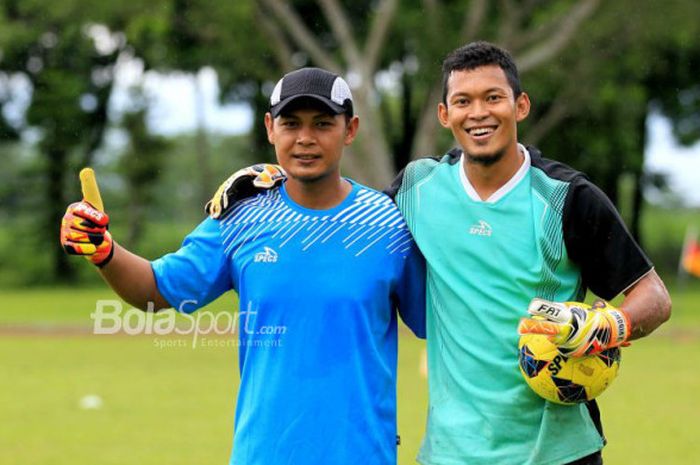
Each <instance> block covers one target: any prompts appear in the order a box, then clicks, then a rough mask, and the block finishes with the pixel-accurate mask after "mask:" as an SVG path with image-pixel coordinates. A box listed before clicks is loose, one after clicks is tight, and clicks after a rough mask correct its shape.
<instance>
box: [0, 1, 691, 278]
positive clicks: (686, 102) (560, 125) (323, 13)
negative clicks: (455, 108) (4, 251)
mask: <svg viewBox="0 0 700 465" xmlns="http://www.w3.org/2000/svg"><path fill="white" fill-rule="evenodd" d="M695 16H696V6H695V4H694V2H693V1H692V0H670V1H664V2H660V1H647V2H635V1H632V0H619V1H616V2H603V1H600V0H578V1H576V0H554V1H547V2H543V1H539V0H499V1H486V0H471V1H464V0H461V1H459V0H354V1H340V0H294V1H291V0H240V1H236V2H220V1H214V0H149V1H147V2H146V1H143V0H134V1H132V2H128V3H123V2H103V1H98V0H55V1H53V2H50V3H49V2H46V1H42V0H2V2H0V106H1V107H2V112H1V113H0V114H1V116H0V158H6V159H9V157H10V154H11V153H13V150H15V151H16V150H18V147H20V146H21V147H26V146H30V147H31V150H32V153H34V154H35V155H36V156H35V158H34V159H33V161H32V163H30V164H29V168H27V170H26V172H24V174H23V176H22V177H21V183H18V179H15V178H14V175H13V179H4V178H3V175H2V174H0V181H7V182H3V184H5V187H4V188H3V187H0V219H2V222H3V223H4V224H9V221H12V220H13V219H16V218H17V216H18V215H20V213H19V212H21V211H23V210H26V209H28V208H30V209H31V210H32V211H33V212H34V215H33V216H32V218H30V219H27V220H26V221H27V225H26V227H27V228H28V229H32V230H36V231H38V232H39V233H38V234H37V235H36V237H37V239H38V240H40V241H42V242H45V243H47V244H51V245H53V244H54V243H55V242H56V240H55V235H56V229H57V224H58V222H59V220H60V217H61V216H62V214H63V209H64V208H65V206H66V204H67V203H68V202H69V201H70V200H72V199H75V198H76V197H77V196H78V192H77V189H78V186H77V185H76V183H75V179H74V174H75V172H76V171H77V169H78V168H79V167H80V166H84V165H89V164H92V163H94V162H95V160H96V157H98V156H99V154H100V153H101V152H100V151H101V150H103V149H104V147H105V141H106V139H107V138H108V135H109V133H110V130H113V129H115V128H118V129H119V130H120V131H121V132H122V133H123V134H125V135H126V138H127V139H128V144H127V146H126V149H125V150H124V153H123V154H121V156H120V157H119V162H118V166H117V167H116V171H117V172H118V173H119V176H120V179H119V182H120V183H121V185H123V186H124V187H125V188H126V189H125V191H126V192H127V195H126V197H127V198H126V199H125V203H126V204H127V205H128V209H129V212H130V215H131V222H132V223H133V224H134V225H135V226H134V227H133V229H132V230H131V231H130V232H129V235H130V236H129V237H131V235H133V237H131V239H132V240H135V238H136V237H138V236H139V235H140V234H142V232H141V231H140V230H139V227H140V226H139V225H142V224H143V223H144V222H145V218H146V213H145V212H146V210H147V208H149V205H150V206H152V205H153V204H154V203H155V202H157V201H158V199H157V196H155V195H154V192H153V190H152V188H151V186H153V185H155V184H157V183H159V182H161V181H162V179H161V177H162V173H163V166H165V165H168V164H169V163H172V160H171V157H170V156H169V154H170V153H172V152H173V150H175V148H174V145H173V144H174V142H173V141H171V140H167V139H165V138H163V137H162V136H157V135H155V134H152V133H151V131H149V130H148V126H147V122H146V115H147V114H148V109H149V105H150V104H151V102H149V100H148V98H147V95H145V93H144V91H143V88H142V87H140V86H138V85H136V86H134V88H133V89H131V90H130V92H131V99H130V102H131V107H130V108H128V109H127V110H126V111H124V112H122V113H121V114H115V111H114V108H113V107H114V105H113V97H114V85H115V77H116V74H115V73H116V72H117V71H118V70H119V69H120V66H123V64H124V63H127V62H134V61H137V62H138V63H140V64H141V66H142V74H141V76H145V74H146V73H147V72H148V71H151V70H153V71H158V72H161V73H171V72H180V73H184V74H185V75H187V76H190V78H191V79H192V83H193V86H194V87H195V89H198V88H199V87H198V86H199V85H200V84H199V80H198V79H197V73H198V72H199V70H201V69H202V68H204V67H211V68H213V69H214V70H215V71H216V73H217V76H218V80H219V85H220V88H221V90H222V92H221V99H222V101H225V102H233V101H236V102H246V103H247V104H249V105H250V107H251V108H252V109H253V111H254V115H255V121H256V124H254V126H253V130H252V131H251V134H250V135H249V136H248V137H247V138H246V140H245V143H242V144H241V143H237V144H234V145H235V146H236V147H237V148H236V150H237V152H236V153H232V154H231V157H238V158H240V159H244V160H269V159H270V157H271V152H270V150H269V148H268V145H267V140H266V136H265V133H264V131H263V127H262V124H260V123H259V122H260V121H262V115H263V114H264V112H265V111H266V109H267V101H268V98H269V93H270V91H271V87H272V85H273V84H274V82H275V80H276V79H277V78H278V77H279V76H280V75H281V74H283V73H284V72H286V71H289V70H291V69H294V68H297V67H300V66H320V67H324V68H327V69H330V70H332V71H335V72H337V73H339V74H342V75H344V76H345V77H346V78H347V79H348V80H349V82H350V83H351V85H352V86H353V92H354V96H355V100H356V109H357V113H358V114H359V115H360V116H361V118H362V130H361V134H360V138H359V140H358V141H357V143H355V144H354V145H353V147H352V152H353V153H352V154H351V156H348V157H346V160H345V163H346V166H345V167H344V169H345V171H346V173H347V174H348V175H350V176H352V177H354V178H356V179H358V180H360V181H362V182H365V183H368V184H370V185H373V186H375V187H381V186H384V185H386V184H387V183H388V182H389V180H390V179H391V178H392V177H393V176H394V174H395V173H396V172H397V171H398V170H399V169H401V168H402V167H403V166H404V165H405V164H406V163H407V162H408V161H410V160H411V159H413V158H416V157H419V156H425V155H435V154H440V153H442V152H444V151H445V150H447V149H449V148H450V147H451V146H452V145H453V144H454V142H453V141H452V140H451V136H450V135H449V133H448V132H447V131H443V130H441V128H440V127H439V125H438V123H437V119H436V117H435V106H436V104H437V102H438V101H439V99H440V94H441V80H440V78H441V76H440V63H441V62H442V59H443V58H444V56H445V54H446V53H448V52H449V51H450V50H452V49H454V48H455V47H457V46H459V45H461V44H463V43H466V42H469V41H471V40H476V39H484V40H489V41H492V42H495V43H497V44H499V45H501V46H504V47H505V48H507V49H509V50H510V51H511V52H512V53H513V55H514V57H515V59H516V62H517V63H518V65H519V67H520V69H521V72H522V76H521V79H522V81H523V85H524V89H525V90H526V91H527V92H528V93H529V94H530V96H531V98H532V100H533V111H532V113H531V116H530V117H529V118H528V120H527V121H526V123H525V124H524V125H523V127H522V132H521V139H522V140H523V142H525V143H531V144H535V145H537V146H539V147H540V148H541V149H542V150H543V152H544V154H545V156H548V157H550V158H555V159H558V160H561V161H564V162H566V163H569V164H571V165H572V166H574V167H576V168H578V169H581V170H583V171H585V172H586V173H588V174H589V176H590V177H591V178H592V179H593V180H594V181H595V182H596V183H597V184H599V185H600V186H601V187H602V188H603V189H604V190H605V191H606V193H607V194H608V196H609V197H610V198H611V199H612V200H613V202H616V203H619V202H620V201H621V200H623V199H621V196H622V194H623V193H621V192H620V191H619V186H620V179H621V178H622V177H623V176H626V177H628V178H630V179H632V188H631V190H630V194H629V195H630V199H627V201H628V202H629V204H630V205H631V207H630V211H629V215H628V216H627V218H626V219H627V220H628V224H629V226H630V228H631V230H632V232H633V234H635V235H636V236H637V237H638V238H639V235H640V231H639V220H640V217H641V215H642V212H643V205H644V202H643V196H642V194H643V189H644V186H645V184H648V183H650V182H658V180H659V176H658V175H656V174H655V173H648V172H645V170H644V147H645V143H646V137H647V129H646V126H645V123H646V119H647V116H648V114H649V112H650V111H652V110H653V111H657V112H660V113H662V114H664V115H665V116H666V117H668V118H669V119H670V120H671V121H672V123H673V128H674V132H675V134H676V136H677V137H678V139H679V140H680V141H681V142H683V143H686V144H690V143H693V142H695V141H696V140H697V139H698V136H699V135H700V118H698V116H697V115H698V114H700V113H699V112H698V110H699V109H700V108H699V107H700V88H699V87H698V84H697V82H696V80H695V79H694V76H697V75H698V70H699V68H700V45H698V43H697V41H696V40H695V38H696V37H698V36H699V35H698V32H700V31H698V29H699V28H700V26H699V25H698V22H697V21H695V20H694V19H695ZM669 24H673V27H669ZM21 89H30V92H29V93H28V95H24V94H22V92H21ZM25 94H26V92H25ZM174 98H177V96H174ZM199 102H200V104H202V102H203V101H202V100H199ZM197 114H198V115H199V116H198V121H199V124H198V129H197V130H196V131H195V134H194V135H193V136H192V141H191V142H192V144H191V153H189V154H188V155H185V156H190V157H192V158H193V159H194V160H196V166H197V169H196V171H195V172H193V173H191V179H189V181H190V182H191V183H192V185H193V186H194V190H193V191H192V192H191V196H192V197H193V198H195V199H197V200H198V202H204V201H205V200H206V198H207V197H208V196H209V195H210V193H211V192H212V191H213V190H214V189H215V187H216V185H217V183H218V182H220V181H221V180H222V179H223V178H224V177H225V176H226V174H227V173H221V172H220V171H221V170H222V168H221V161H220V160H216V159H214V156H215V154H217V153H218V152H217V151H216V150H215V145H216V143H217V141H216V139H215V137H214V136H213V135H212V134H209V133H208V132H207V129H206V124H205V121H204V117H203V114H202V112H201V111H200V110H198V111H197ZM217 156H218V155H217ZM224 166H225V165H224ZM5 176H10V175H9V174H6V175H5ZM7 186H14V187H13V188H12V189H10V188H8V187H7ZM37 212H38V214H37ZM641 239H643V238H640V240H641ZM50 250H51V251H50V252H48V251H47V252H48V253H50V259H49V262H50V270H51V271H50V273H49V274H50V275H51V276H52V277H53V279H57V280H60V279H72V278H73V273H74V269H73V268H74V267H73V266H72V265H71V263H70V261H69V260H67V259H66V257H65V256H64V255H63V253H62V252H61V251H60V249H59V248H58V247H51V249H50Z"/></svg>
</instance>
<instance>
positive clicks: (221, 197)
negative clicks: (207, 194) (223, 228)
mask: <svg viewBox="0 0 700 465" xmlns="http://www.w3.org/2000/svg"><path fill="white" fill-rule="evenodd" d="M286 178H287V175H286V174H285V172H284V170H283V169H282V167H280V166H279V165H272V164H269V163H260V164H257V165H253V166H249V167H247V168H242V169H240V170H238V171H236V172H235V173H233V174H232V175H231V177H229V178H228V179H227V180H226V181H225V182H224V183H223V184H222V185H221V186H219V189H218V190H217V191H216V193H215V194H214V197H212V199H211V200H210V201H209V202H207V205H206V206H205V207H204V209H205V210H206V212H207V214H208V215H209V216H211V217H212V218H214V219H216V218H219V217H221V215H222V214H223V213H224V212H225V211H226V210H227V209H228V207H229V206H231V205H233V204H234V203H236V202H237V201H238V200H243V199H246V198H248V197H252V196H253V195H255V194H257V193H258V192H261V191H263V190H268V189H272V188H273V187H275V186H277V185H279V184H282V183H283V182H284V180H285V179H286Z"/></svg>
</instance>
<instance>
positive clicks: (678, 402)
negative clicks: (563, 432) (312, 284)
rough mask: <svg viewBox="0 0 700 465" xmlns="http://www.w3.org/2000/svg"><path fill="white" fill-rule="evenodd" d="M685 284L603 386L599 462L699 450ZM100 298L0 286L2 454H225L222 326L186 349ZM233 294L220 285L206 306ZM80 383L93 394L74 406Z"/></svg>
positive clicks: (412, 427) (111, 458) (406, 364)
mask: <svg viewBox="0 0 700 465" xmlns="http://www.w3.org/2000/svg"><path fill="white" fill-rule="evenodd" d="M691 284H694V285H693V286H688V287H687V288H685V289H683V290H675V291H674V292H673V297H674V316H673V318H672V320H671V321H670V322H669V323H668V324H667V325H665V326H664V327H663V328H661V329H660V330H659V331H658V332H657V333H655V334H654V335H653V336H652V337H649V338H647V339H645V340H641V341H637V342H635V343H634V344H633V345H632V346H631V347H629V348H627V349H625V351H624V355H623V364H622V370H621V374H620V376H619V378H618V380H617V381H616V382H615V384H614V385H613V386H612V388H611V389H610V391H608V392H606V393H605V395H603V396H602V397H601V399H600V401H601V407H602V411H603V421H604V424H605V427H606V434H607V437H608V440H609V446H608V447H606V449H605V458H606V464H607V465H617V464H635V465H645V464H648V465H652V464H653V465H657V464H661V463H663V464H664V465H695V464H698V463H700V441H698V440H697V436H698V433H700V422H699V421H698V415H699V414H700V401H698V392H700V373H698V367H700V285H698V284H697V283H691ZM99 299H114V296H113V294H112V293H111V292H110V291H109V290H107V289H106V288H100V289H93V290H80V291H77V292H76V291H70V292H69V291H68V290H61V289H30V290H25V291H0V302H2V304H1V306H0V308H1V310H0V370H1V371H0V373H2V382H0V418H2V420H3V421H1V422H0V464H3V465H14V464H18V465H19V464H22V465H33V464H47V465H48V464H70V465H82V464H96V463H99V464H120V465H122V464H125V463H129V464H139V465H150V464H153V465H155V464H158V465H160V464H169V465H176V464H195V463H196V464H223V463H227V459H228V455H229V449H230V444H231V435H232V418H233V411H234V401H235V392H236V386H237V384H238V374H237V373H238V371H237V359H236V348H235V347H234V346H233V345H232V344H230V343H227V342H226V341H227V340H229V339H226V338H224V337H218V338H215V339H208V340H206V341H208V342H210V343H211V345H208V344H206V343H202V340H199V341H198V343H197V344H196V347H195V348H194V349H193V348H192V340H191V337H185V336H179V337H175V336H170V337H164V336H154V335H151V336H145V335H144V336H128V335H111V336H105V335H101V336H100V335H92V334H90V331H89V329H90V328H91V327H92V321H91V320H90V313H91V312H92V311H93V310H94V308H95V302H96V301H97V300H99ZM233 305H234V303H233V297H232V296H230V295H228V296H225V297H224V298H222V299H220V300H219V301H217V302H215V303H213V304H211V307H210V309H213V310H222V311H223V310H225V309H229V310H230V309H231V308H232V307H233ZM422 348H423V343H422V342H421V341H418V340H417V339H415V338H413V337H411V336H410V335H408V334H407V333H406V332H402V336H401V339H400V354H399V386H398V396H399V432H400V433H401V437H402V445H401V446H400V447H399V464H400V465H404V464H412V463H415V461H414V457H415V455H416V452H417V449H418V447H419V444H420V439H421V437H422V434H423V430H424V426H425V410H426V400H427V387H426V383H425V380H424V379H423V378H422V377H421V376H420V375H419V370H418V367H419V360H420V354H421V351H422ZM86 396H99V398H100V399H101V401H102V405H101V407H100V408H87V409H86V408H84V407H81V405H80V404H81V400H83V401H85V400H86ZM87 399H88V400H89V399H90V397H87ZM329 465H332V464H329Z"/></svg>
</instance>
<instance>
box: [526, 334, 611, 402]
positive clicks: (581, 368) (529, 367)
mask: <svg viewBox="0 0 700 465" xmlns="http://www.w3.org/2000/svg"><path fill="white" fill-rule="evenodd" d="M518 349H520V351H519V361H520V372H521V373H522V375H523V377H524V378H525V381H527V384H528V385H529V386H530V387H531V388H532V390H533V391H535V392H536V393H537V394H539V395H540V397H543V398H544V399H546V400H548V401H551V402H555V403H557V404H564V405H571V404H576V403H579V402H586V401H589V400H591V399H594V398H595V397H597V396H599V395H600V394H601V393H602V392H603V391H605V389H607V387H608V386H610V384H611V383H612V382H613V380H614V379H615V377H616V376H617V372H618V370H619V369H620V349H619V348H618V347H614V348H612V349H608V350H604V351H603V352H601V353H599V354H595V355H587V356H584V357H566V356H564V355H562V354H560V353H559V351H558V350H557V346H555V345H554V344H553V343H552V342H551V341H550V340H549V339H547V336H543V335H540V334H524V335H522V336H521V337H520V342H519V343H518Z"/></svg>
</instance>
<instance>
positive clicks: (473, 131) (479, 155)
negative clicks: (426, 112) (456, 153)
mask: <svg viewBox="0 0 700 465" xmlns="http://www.w3.org/2000/svg"><path fill="white" fill-rule="evenodd" d="M447 85H448V92H447V105H445V104H444V103H440V105H439V106H438V118H439V119H440V123H441V124H442V125H443V126H444V127H446V128H448V129H450V130H451V131H452V134H453V135H454V137H455V139H457V142H459V144H460V145H461V146H462V149H463V150H464V153H465V155H466V157H467V159H468V161H470V162H474V163H481V164H484V165H491V164H493V163H495V162H497V161H498V160H500V159H501V158H502V157H503V156H504V155H505V154H506V153H508V152H510V151H513V153H516V151H517V143H518V131H517V123H518V122H520V121H522V120H524V119H525V118H526V117H527V115H528V113H529V111H530V100H529V98H528V96H527V94H525V93H524V92H523V93H521V94H520V95H519V96H518V97H515V96H514V95H513V89H512V88H511V86H510V84H509V83H508V79H507V78H506V75H505V73H504V72H503V70H502V69H501V68H500V67H499V66H497V65H488V66H480V67H478V68H474V69H470V70H460V71H453V72H452V73H451V74H450V77H449V80H448V81H447Z"/></svg>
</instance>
